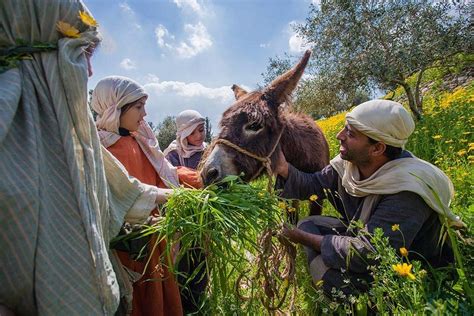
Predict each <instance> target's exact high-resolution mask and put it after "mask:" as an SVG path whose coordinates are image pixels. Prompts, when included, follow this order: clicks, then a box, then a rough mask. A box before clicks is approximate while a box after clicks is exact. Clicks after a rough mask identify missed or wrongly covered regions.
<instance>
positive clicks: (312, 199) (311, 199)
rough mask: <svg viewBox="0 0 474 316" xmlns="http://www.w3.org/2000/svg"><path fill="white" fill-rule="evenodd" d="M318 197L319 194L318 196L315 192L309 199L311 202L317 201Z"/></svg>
mask: <svg viewBox="0 0 474 316" xmlns="http://www.w3.org/2000/svg"><path fill="white" fill-rule="evenodd" d="M317 199H318V196H317V195H316V194H313V195H311V196H310V197H309V200H310V201H311V202H314V201H316V200H317Z"/></svg>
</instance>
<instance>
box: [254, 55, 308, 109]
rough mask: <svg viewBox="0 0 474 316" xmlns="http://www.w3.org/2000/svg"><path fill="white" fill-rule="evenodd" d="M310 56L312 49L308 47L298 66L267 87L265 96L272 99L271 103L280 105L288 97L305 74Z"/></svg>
mask: <svg viewBox="0 0 474 316" xmlns="http://www.w3.org/2000/svg"><path fill="white" fill-rule="evenodd" d="M310 56H311V50H309V49H308V50H307V51H306V52H305V53H304V55H303V58H301V60H300V62H299V63H298V64H297V65H296V66H294V67H293V68H292V69H290V70H288V71H287V72H285V73H284V74H283V75H281V76H279V77H277V78H276V79H275V80H273V81H272V82H271V83H270V85H268V87H266V88H265V90H264V91H263V93H264V96H265V98H266V99H267V100H269V101H271V102H270V103H271V104H274V105H276V106H279V105H280V104H282V103H283V102H285V101H286V100H287V99H288V97H289V96H290V95H291V93H292V92H293V90H294V89H295V88H296V85H297V84H298V81H299V80H300V78H301V76H302V75H303V72H304V69H305V68H306V65H307V64H308V60H309V57H310Z"/></svg>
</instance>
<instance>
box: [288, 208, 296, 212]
mask: <svg viewBox="0 0 474 316" xmlns="http://www.w3.org/2000/svg"><path fill="white" fill-rule="evenodd" d="M288 212H290V213H293V212H296V208H294V207H289V208H288Z"/></svg>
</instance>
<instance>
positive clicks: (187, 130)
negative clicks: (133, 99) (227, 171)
mask: <svg viewBox="0 0 474 316" xmlns="http://www.w3.org/2000/svg"><path fill="white" fill-rule="evenodd" d="M204 123H205V119H204V117H202V115H201V114H200V113H199V112H197V111H194V110H186V111H183V112H181V113H179V114H178V116H177V117H176V127H177V133H176V140H174V141H173V142H172V143H171V144H170V145H169V146H168V148H167V149H166V150H165V155H166V158H167V159H168V160H169V161H170V162H171V163H172V164H173V165H174V166H185V167H189V168H192V169H196V168H197V166H198V165H199V162H200V160H201V157H202V154H203V152H204V149H205V148H206V143H205V142H204V138H205V134H206V132H205V129H204ZM204 260H205V257H204V253H203V252H202V250H201V248H200V247H199V246H198V245H195V246H194V247H193V249H192V250H189V251H188V252H187V254H186V255H185V256H184V257H183V258H182V259H181V260H180V262H179V264H178V270H179V271H180V272H181V273H182V274H180V275H179V276H178V282H179V284H180V286H181V302H182V304H183V309H184V312H185V313H186V314H188V313H196V312H197V311H199V309H200V308H201V305H202V300H203V293H204V291H205V289H206V285H207V280H208V278H207V275H206V266H205V265H203V264H202V262H203V261H204ZM198 267H199V269H200V270H199V271H198V272H197V273H196V275H195V277H194V278H193V279H190V278H189V277H188V276H190V275H192V274H193V273H195V272H196V271H195V270H196V269H198Z"/></svg>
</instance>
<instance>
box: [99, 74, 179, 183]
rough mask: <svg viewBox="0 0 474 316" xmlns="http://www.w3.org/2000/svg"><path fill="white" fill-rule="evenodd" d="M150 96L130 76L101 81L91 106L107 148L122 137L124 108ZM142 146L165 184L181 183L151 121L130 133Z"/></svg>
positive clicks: (102, 140) (142, 123)
mask: <svg viewBox="0 0 474 316" xmlns="http://www.w3.org/2000/svg"><path fill="white" fill-rule="evenodd" d="M146 96H148V95H147V94H146V93H145V90H144V89H143V87H142V86H140V85H139V84H138V83H136V82H135V81H133V80H132V79H130V78H126V77H120V76H110V77H106V78H104V79H102V80H100V81H99V82H98V83H97V86H96V87H95V89H94V92H93V93H92V100H91V106H92V108H93V109H94V111H96V112H97V113H98V117H97V121H96V125H97V128H98V129H99V137H100V141H101V143H102V145H104V147H110V146H112V145H113V144H115V143H116V142H117V141H118V140H119V139H120V137H121V136H120V135H119V134H118V129H119V126H120V113H121V108H122V107H123V106H125V105H127V104H129V103H132V102H135V101H137V100H139V99H141V98H142V97H146ZM130 134H131V135H132V137H134V138H135V140H136V141H137V142H138V144H139V145H140V148H141V149H142V150H143V152H144V154H145V156H146V157H147V158H148V160H149V161H150V163H151V164H152V165H153V167H154V169H155V170H156V172H157V173H158V175H159V176H160V178H161V179H162V180H163V182H164V183H165V184H166V186H168V187H171V186H178V185H179V180H178V173H177V170H176V168H175V167H173V166H172V165H171V164H170V163H169V162H168V160H166V159H165V156H164V154H163V152H162V151H161V149H160V145H159V144H158V140H157V139H156V137H155V135H154V133H153V131H152V130H151V128H150V126H149V125H148V123H146V122H145V121H142V122H141V123H140V125H139V127H138V130H137V131H135V132H131V133H130Z"/></svg>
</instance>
